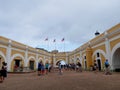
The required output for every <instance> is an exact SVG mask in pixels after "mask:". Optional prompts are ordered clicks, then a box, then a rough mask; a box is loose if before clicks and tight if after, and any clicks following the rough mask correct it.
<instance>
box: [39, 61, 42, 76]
mask: <svg viewBox="0 0 120 90" xmlns="http://www.w3.org/2000/svg"><path fill="white" fill-rule="evenodd" d="M41 63H42V61H40V62H39V63H38V76H40V75H41Z"/></svg>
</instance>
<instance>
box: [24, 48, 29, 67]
mask: <svg viewBox="0 0 120 90" xmlns="http://www.w3.org/2000/svg"><path fill="white" fill-rule="evenodd" d="M27 63H28V46H26V50H25V64H24V66H25V67H28V66H27Z"/></svg>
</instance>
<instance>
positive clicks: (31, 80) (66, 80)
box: [0, 71, 120, 90]
mask: <svg viewBox="0 0 120 90" xmlns="http://www.w3.org/2000/svg"><path fill="white" fill-rule="evenodd" d="M0 90H120V73H113V75H104V74H103V72H99V73H97V74H95V73H93V72H85V71H83V72H82V73H78V72H75V71H64V73H63V75H59V74H58V72H57V71H56V72H52V73H49V74H48V75H44V76H37V72H34V73H25V74H8V77H7V78H6V79H5V81H4V82H3V83H0Z"/></svg>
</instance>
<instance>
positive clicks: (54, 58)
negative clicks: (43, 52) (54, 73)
mask: <svg viewBox="0 0 120 90" xmlns="http://www.w3.org/2000/svg"><path fill="white" fill-rule="evenodd" d="M55 61H56V57H55V54H54V55H53V67H55V66H56V63H55Z"/></svg>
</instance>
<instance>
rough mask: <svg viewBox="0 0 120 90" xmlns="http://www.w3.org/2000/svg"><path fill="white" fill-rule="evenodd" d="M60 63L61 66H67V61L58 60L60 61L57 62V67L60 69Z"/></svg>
mask: <svg viewBox="0 0 120 90" xmlns="http://www.w3.org/2000/svg"><path fill="white" fill-rule="evenodd" d="M59 63H61V65H66V62H65V60H58V61H56V67H58V64H59Z"/></svg>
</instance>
